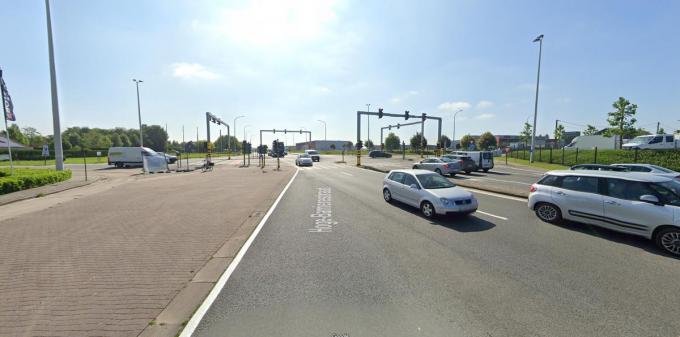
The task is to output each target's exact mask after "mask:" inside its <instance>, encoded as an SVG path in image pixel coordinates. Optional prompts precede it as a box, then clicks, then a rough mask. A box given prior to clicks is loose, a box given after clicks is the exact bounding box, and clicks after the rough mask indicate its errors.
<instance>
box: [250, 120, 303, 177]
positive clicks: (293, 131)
mask: <svg viewBox="0 0 680 337" xmlns="http://www.w3.org/2000/svg"><path fill="white" fill-rule="evenodd" d="M263 132H271V133H273V134H276V132H283V134H288V132H291V133H299V134H303V133H304V134H308V135H309V142H310V143H311V141H312V132H311V131H307V130H288V129H283V130H281V129H278V130H277V129H271V130H260V146H259V147H258V150H259V151H258V152H260V151H261V150H263V149H264V147H262V133H263ZM264 155H266V153H260V156H259V157H260V164H261V165H262V168H264V164H265V160H264V157H265V156H264Z"/></svg>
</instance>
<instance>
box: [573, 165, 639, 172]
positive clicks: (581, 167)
mask: <svg viewBox="0 0 680 337" xmlns="http://www.w3.org/2000/svg"><path fill="white" fill-rule="evenodd" d="M569 169H570V170H589V171H615V172H627V171H630V169H629V168H627V167H622V166H613V165H603V164H578V165H574V166H572V167H570V168H569Z"/></svg>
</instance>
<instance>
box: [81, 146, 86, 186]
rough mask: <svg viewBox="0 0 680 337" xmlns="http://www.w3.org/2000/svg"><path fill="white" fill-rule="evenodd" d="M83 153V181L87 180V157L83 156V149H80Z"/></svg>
mask: <svg viewBox="0 0 680 337" xmlns="http://www.w3.org/2000/svg"><path fill="white" fill-rule="evenodd" d="M81 152H82V154H83V165H85V181H87V159H86V158H85V151H82V150H81Z"/></svg>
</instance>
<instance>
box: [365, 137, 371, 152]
mask: <svg viewBox="0 0 680 337" xmlns="http://www.w3.org/2000/svg"><path fill="white" fill-rule="evenodd" d="M364 146H365V147H366V148H367V149H369V150H370V149H372V148H373V141H372V140H370V139H369V140H367V141H365V142H364Z"/></svg>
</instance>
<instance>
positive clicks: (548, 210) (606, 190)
mask: <svg viewBox="0 0 680 337" xmlns="http://www.w3.org/2000/svg"><path fill="white" fill-rule="evenodd" d="M530 192H531V193H530V194H529V209H531V210H533V211H535V212H536V216H538V218H539V219H541V220H543V221H545V222H550V223H559V222H561V221H562V220H563V219H567V220H572V221H577V222H582V223H587V224H592V225H597V226H601V227H605V228H609V229H611V230H615V231H618V232H624V233H629V234H634V235H638V236H642V237H645V238H647V239H651V240H654V242H655V243H656V244H657V245H658V246H659V248H661V249H662V250H664V251H665V252H667V253H670V254H673V255H676V256H680V181H678V180H676V179H673V178H668V177H662V176H657V175H653V174H648V173H638V172H613V171H550V172H548V173H546V174H545V176H543V178H541V180H539V181H538V182H537V183H535V184H533V185H531V189H530Z"/></svg>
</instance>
